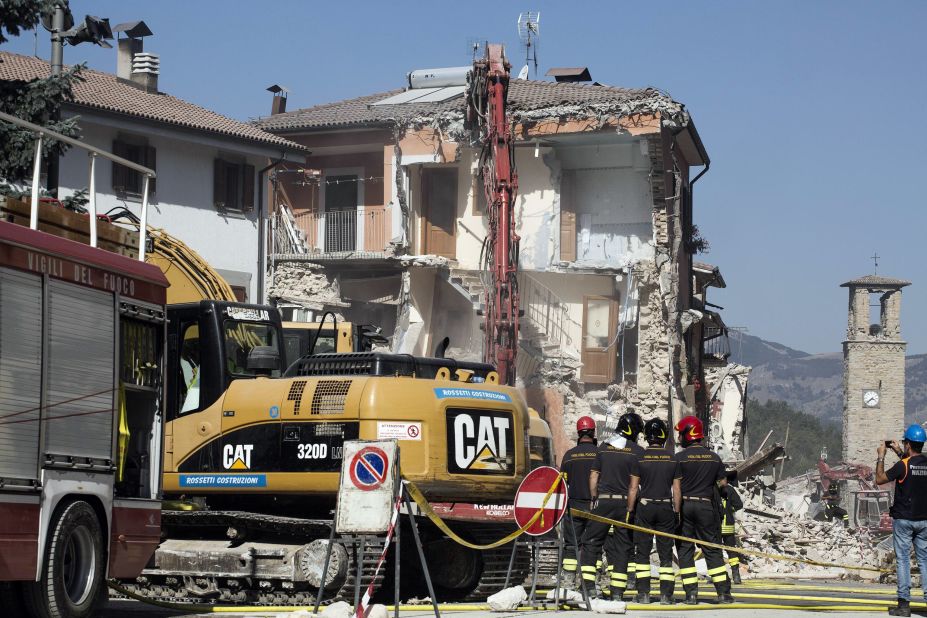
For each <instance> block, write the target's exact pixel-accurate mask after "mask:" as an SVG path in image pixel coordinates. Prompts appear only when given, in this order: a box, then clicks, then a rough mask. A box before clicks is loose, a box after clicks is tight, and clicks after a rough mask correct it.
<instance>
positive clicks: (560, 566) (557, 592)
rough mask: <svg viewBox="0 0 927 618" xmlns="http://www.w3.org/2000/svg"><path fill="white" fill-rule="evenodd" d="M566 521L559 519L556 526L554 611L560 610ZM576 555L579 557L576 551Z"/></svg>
mask: <svg viewBox="0 0 927 618" xmlns="http://www.w3.org/2000/svg"><path fill="white" fill-rule="evenodd" d="M565 523H566V522H564V520H562V519H561V520H560V525H559V526H557V528H558V532H559V534H558V535H557V587H556V588H554V606H555V609H554V611H557V612H559V611H560V586H561V580H562V578H563V526H564V525H565ZM576 557H577V558H578V557H579V553H578V552H577V554H576Z"/></svg>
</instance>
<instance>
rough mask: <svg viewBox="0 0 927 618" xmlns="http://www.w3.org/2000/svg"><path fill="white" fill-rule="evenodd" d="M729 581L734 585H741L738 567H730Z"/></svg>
mask: <svg viewBox="0 0 927 618" xmlns="http://www.w3.org/2000/svg"><path fill="white" fill-rule="evenodd" d="M731 581H732V582H733V583H735V584H742V583H743V582H742V581H741V579H740V567H739V566H732V567H731Z"/></svg>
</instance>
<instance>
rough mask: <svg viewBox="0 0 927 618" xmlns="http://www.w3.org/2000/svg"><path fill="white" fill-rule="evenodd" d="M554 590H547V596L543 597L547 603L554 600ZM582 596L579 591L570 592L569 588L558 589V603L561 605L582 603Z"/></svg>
mask: <svg viewBox="0 0 927 618" xmlns="http://www.w3.org/2000/svg"><path fill="white" fill-rule="evenodd" d="M555 592H557V591H556V590H548V591H547V595H546V596H545V597H544V598H545V599H546V600H548V601H553V600H554V593H555ZM582 600H583V595H582V593H581V592H580V591H579V590H570V589H569V588H561V589H560V602H561V603H572V602H580V603H581V602H582Z"/></svg>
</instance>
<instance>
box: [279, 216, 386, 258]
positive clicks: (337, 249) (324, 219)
mask: <svg viewBox="0 0 927 618" xmlns="http://www.w3.org/2000/svg"><path fill="white" fill-rule="evenodd" d="M391 215H392V212H391V208H390V207H388V206H386V207H384V206H364V207H360V208H351V209H346V210H331V211H328V212H313V211H297V212H296V213H294V214H293V216H292V218H291V219H289V223H290V225H291V226H292V228H293V230H294V231H295V234H296V236H298V237H299V239H300V240H301V241H302V242H301V244H302V247H300V249H302V250H301V251H286V253H308V254H312V255H313V256H315V257H320V258H331V259H356V258H370V257H381V256H383V255H384V254H385V252H386V248H387V245H388V244H389V241H390V238H392V235H391V227H392V226H391ZM283 252H284V251H278V253H283Z"/></svg>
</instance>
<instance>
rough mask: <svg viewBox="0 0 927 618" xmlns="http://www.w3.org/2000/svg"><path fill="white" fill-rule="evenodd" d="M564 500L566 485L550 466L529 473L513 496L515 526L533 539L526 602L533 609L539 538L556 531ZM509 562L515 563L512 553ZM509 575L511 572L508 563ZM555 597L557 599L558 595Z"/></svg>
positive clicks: (538, 570) (565, 500) (564, 511)
mask: <svg viewBox="0 0 927 618" xmlns="http://www.w3.org/2000/svg"><path fill="white" fill-rule="evenodd" d="M567 500H568V495H567V487H566V483H564V482H563V479H562V478H561V475H560V471H559V470H557V469H556V468H551V467H550V466H541V467H540V468H535V469H534V470H532V471H531V472H529V473H528V475H527V476H525V478H524V480H523V481H522V482H521V485H519V486H518V491H517V492H516V493H515V508H514V514H515V524H516V525H517V526H518V527H519V528H524V527H525V526H528V527H527V528H526V529H525V534H527V535H529V536H532V537H534V538H533V539H532V542H531V575H532V577H531V594H530V595H529V596H528V602H529V604H530V605H532V606H534V605H535V604H536V602H537V580H538V574H539V572H540V564H539V558H540V546H539V540H538V537H540V536H542V535H545V534H547V533H548V532H550V531H551V530H553V529H554V528H556V527H557V524H559V523H560V520H561V519H562V518H563V515H564V513H566V510H567ZM538 510H540V511H541V515H540V517H537V513H538ZM532 519H534V521H533V522H532ZM529 523H530V524H531V525H530V526H529V525H528V524H529ZM512 558H513V559H514V553H513V555H512ZM509 571H510V572H511V560H510V561H509ZM558 573H559V565H558ZM506 579H508V577H506ZM506 587H508V582H506ZM555 594H556V595H558V597H557V598H559V592H557V593H555Z"/></svg>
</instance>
